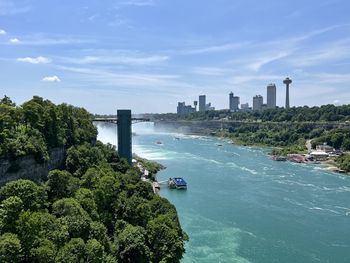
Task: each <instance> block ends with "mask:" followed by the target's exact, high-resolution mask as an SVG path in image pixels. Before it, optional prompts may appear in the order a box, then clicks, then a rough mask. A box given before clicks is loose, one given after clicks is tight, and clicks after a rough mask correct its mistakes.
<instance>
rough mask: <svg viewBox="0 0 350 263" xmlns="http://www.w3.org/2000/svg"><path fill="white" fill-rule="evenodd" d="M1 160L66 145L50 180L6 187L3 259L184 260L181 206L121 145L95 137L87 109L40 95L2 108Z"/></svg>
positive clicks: (0, 195) (0, 197)
mask: <svg viewBox="0 0 350 263" xmlns="http://www.w3.org/2000/svg"><path fill="white" fill-rule="evenodd" d="M0 107H1V108H0V109H1V111H0V125H1V126H0V127H1V130H0V132H1V157H2V158H17V157H19V156H23V155H26V154H35V155H36V156H37V158H38V161H44V160H45V159H46V158H48V155H47V150H48V149H50V148H52V147H57V146H65V147H66V148H67V151H66V162H65V169H64V170H54V171H51V172H50V173H49V176H48V179H47V181H46V182H44V183H41V184H37V183H35V182H32V181H29V180H17V181H12V182H9V183H7V184H6V185H5V186H3V187H2V188H1V189H0V262H14V263H16V262H62V263H63V262H67V263H75V262H96V263H97V262H108V263H112V262H174V263H176V262H179V261H180V259H181V258H182V255H183V253H184V242H185V240H186V239H187V236H186V234H185V233H184V232H183V231H182V229H181V226H180V224H179V220H178V217H177V212H176V209H175V207H174V206H173V205H171V204H170V203H169V202H168V201H167V200H166V199H164V198H161V197H159V196H157V195H155V194H154V193H153V191H152V188H151V185H150V184H149V183H146V182H142V181H141V180H140V171H139V170H138V168H134V167H130V166H129V165H128V163H127V162H126V161H125V160H122V159H120V158H119V156H118V154H117V152H116V150H115V148H114V147H113V146H111V145H104V144H102V143H100V142H96V134H97V132H96V129H95V128H94V126H93V125H92V123H91V116H90V114H89V113H88V112H87V111H85V110H84V109H80V108H75V107H72V106H69V105H66V104H62V105H58V106H56V105H54V104H53V103H51V102H50V101H45V100H43V99H42V98H39V97H34V98H33V99H32V100H31V101H29V102H26V103H24V104H23V105H22V106H21V107H16V106H15V105H14V104H13V103H12V102H11V100H10V99H9V98H7V97H5V98H4V99H3V100H2V101H1V105H0Z"/></svg>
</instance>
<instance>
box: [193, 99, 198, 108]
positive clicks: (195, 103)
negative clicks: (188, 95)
mask: <svg viewBox="0 0 350 263" xmlns="http://www.w3.org/2000/svg"><path fill="white" fill-rule="evenodd" d="M193 105H194V111H197V105H198V101H196V100H195V101H194V102H193Z"/></svg>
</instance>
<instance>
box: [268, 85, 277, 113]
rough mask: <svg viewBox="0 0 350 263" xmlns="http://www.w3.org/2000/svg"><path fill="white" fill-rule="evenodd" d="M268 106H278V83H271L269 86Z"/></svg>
mask: <svg viewBox="0 0 350 263" xmlns="http://www.w3.org/2000/svg"><path fill="white" fill-rule="evenodd" d="M267 108H268V109H275V108H276V85H275V84H270V85H268V86H267Z"/></svg>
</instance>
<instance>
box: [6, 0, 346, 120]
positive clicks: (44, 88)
mask: <svg viewBox="0 0 350 263" xmlns="http://www.w3.org/2000/svg"><path fill="white" fill-rule="evenodd" d="M349 13H350V1H348V0H317V1H316V0H292V1H291V0H283V1H281V0H264V1H260V0H211V1H209V0H176V1H175V0H103V1H101V0H74V1H72V0H50V1H47V0H0V96H1V97H2V96H3V95H5V94H6V95H7V96H9V97H11V99H12V100H14V101H15V102H16V103H17V104H21V103H23V102H24V101H26V100H29V99H30V98H31V97H32V96H33V95H39V96H42V97H44V98H45V99H49V100H51V101H53V102H54V103H62V102H66V103H69V104H73V105H76V106H81V107H84V108H86V109H87V110H89V111H90V112H92V113H100V114H114V113H116V110H117V109H132V111H133V112H134V113H151V112H153V113H158V112H176V106H177V102H179V101H181V102H182V101H185V102H186V103H187V104H192V103H193V101H194V100H198V95H200V94H206V95H207V102H211V103H212V105H213V106H215V107H216V108H217V109H225V108H228V107H229V106H228V101H229V99H228V98H229V93H230V92H231V91H232V92H234V94H235V95H236V96H240V98H241V103H246V102H248V103H249V104H250V105H251V104H252V98H253V96H254V95H257V94H261V95H262V96H263V97H264V101H266V86H267V85H268V84H270V83H275V84H276V86H277V104H278V105H279V106H283V105H284V101H285V86H284V85H283V79H284V78H286V77H287V76H288V77H290V78H291V79H292V80H293V83H292V84H291V88H290V100H291V106H303V105H309V106H313V105H323V104H336V105H342V104H350V15H349Z"/></svg>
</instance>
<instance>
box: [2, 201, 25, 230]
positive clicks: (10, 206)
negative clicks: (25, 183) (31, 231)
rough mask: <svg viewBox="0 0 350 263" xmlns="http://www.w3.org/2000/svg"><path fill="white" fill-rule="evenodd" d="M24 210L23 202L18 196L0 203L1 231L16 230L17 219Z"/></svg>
mask: <svg viewBox="0 0 350 263" xmlns="http://www.w3.org/2000/svg"><path fill="white" fill-rule="evenodd" d="M22 211H23V202H22V200H21V198H19V197H18V196H11V197H9V198H7V199H5V200H3V201H2V202H1V204H0V233H5V232H14V231H15V229H16V220H17V219H18V217H19V215H20V214H21V212H22Z"/></svg>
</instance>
